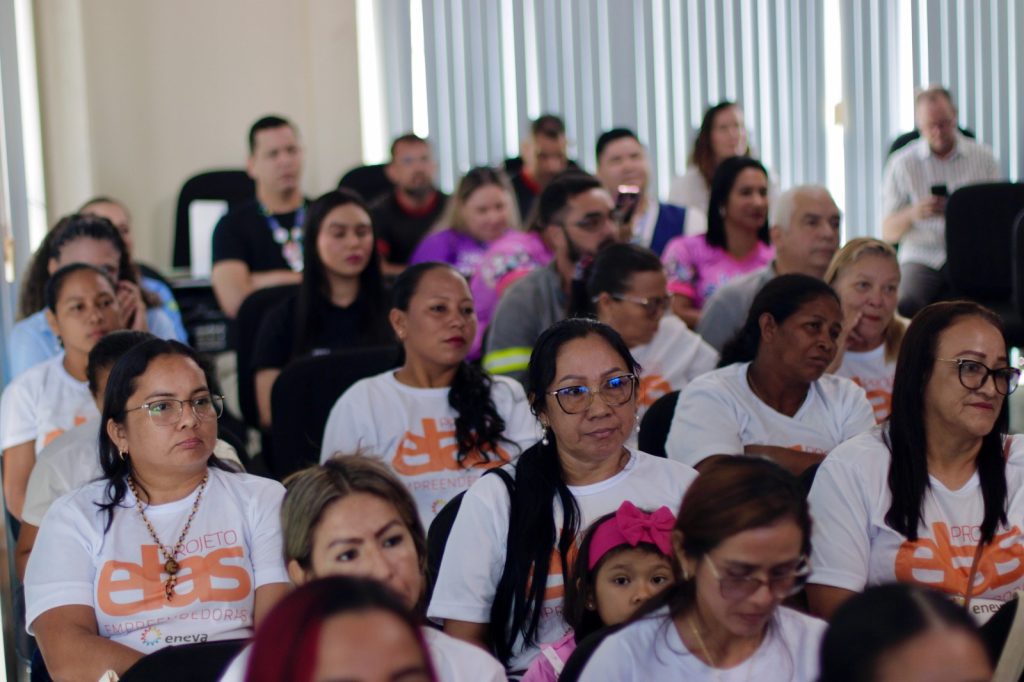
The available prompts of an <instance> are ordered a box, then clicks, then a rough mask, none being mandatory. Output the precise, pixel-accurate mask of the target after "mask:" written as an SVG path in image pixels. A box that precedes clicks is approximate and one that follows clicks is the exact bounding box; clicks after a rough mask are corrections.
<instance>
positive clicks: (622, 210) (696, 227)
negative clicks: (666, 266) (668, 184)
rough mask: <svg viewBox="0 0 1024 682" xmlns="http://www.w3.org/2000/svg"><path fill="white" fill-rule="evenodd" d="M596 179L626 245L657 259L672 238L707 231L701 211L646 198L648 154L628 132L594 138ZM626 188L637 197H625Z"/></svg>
mask: <svg viewBox="0 0 1024 682" xmlns="http://www.w3.org/2000/svg"><path fill="white" fill-rule="evenodd" d="M597 177H598V178H600V179H601V183H602V184H603V185H604V187H605V189H607V190H608V192H609V194H611V195H612V199H613V200H614V201H615V203H616V206H617V209H618V211H619V217H620V218H621V220H622V224H623V230H624V235H623V239H624V240H626V241H629V242H632V243H634V244H639V245H641V246H646V247H647V248H649V249H650V250H651V251H654V252H655V253H656V254H658V255H659V256H660V255H661V253H662V251H664V250H665V245H666V244H668V242H669V240H670V239H672V238H673V237H678V236H680V235H682V234H702V233H704V232H706V231H707V217H706V216H704V214H703V213H701V212H700V211H695V210H693V209H686V208H683V207H682V206H676V205H675V204H663V203H661V202H659V201H658V200H657V198H656V197H654V196H648V189H649V188H648V186H647V184H648V180H649V178H650V163H649V162H648V160H647V150H646V149H645V148H644V146H643V145H642V144H641V143H640V140H639V139H637V136H636V134H635V133H634V132H633V131H632V130H629V129H628V128H614V129H612V130H609V131H607V132H605V133H602V135H601V137H599V138H597ZM627 187H629V188H633V191H634V192H636V194H627V193H625V192H624V191H623V190H625V189H626V188H627Z"/></svg>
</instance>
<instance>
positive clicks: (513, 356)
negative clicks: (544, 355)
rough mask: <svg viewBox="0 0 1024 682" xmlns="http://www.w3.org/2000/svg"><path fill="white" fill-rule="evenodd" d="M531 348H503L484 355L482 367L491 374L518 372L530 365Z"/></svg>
mask: <svg viewBox="0 0 1024 682" xmlns="http://www.w3.org/2000/svg"><path fill="white" fill-rule="evenodd" d="M531 352H533V349H532V348H528V347H518V348H503V349H502V350H496V351H492V352H490V353H488V354H487V355H485V356H484V369H486V370H487V371H488V372H490V373H492V374H504V373H505V372H519V371H521V370H525V369H526V368H527V367H529V366H530V353H531Z"/></svg>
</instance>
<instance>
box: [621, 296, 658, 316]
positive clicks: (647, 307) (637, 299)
mask: <svg viewBox="0 0 1024 682" xmlns="http://www.w3.org/2000/svg"><path fill="white" fill-rule="evenodd" d="M611 296H612V298H614V299H615V300H616V301H626V302H628V303H635V304H637V305H638V306H640V307H641V308H643V309H644V312H646V313H647V314H648V315H657V314H659V313H662V312H664V311H665V307H666V306H667V305H668V302H669V300H670V297H669V296H667V295H666V296H652V297H650V298H644V297H643V296H630V295H629V294H612V295H611Z"/></svg>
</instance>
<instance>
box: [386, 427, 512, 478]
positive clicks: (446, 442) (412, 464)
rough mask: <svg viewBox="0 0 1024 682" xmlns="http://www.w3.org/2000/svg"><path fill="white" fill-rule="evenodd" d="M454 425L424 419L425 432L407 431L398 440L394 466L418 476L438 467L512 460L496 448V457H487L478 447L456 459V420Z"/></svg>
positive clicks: (452, 468)
mask: <svg viewBox="0 0 1024 682" xmlns="http://www.w3.org/2000/svg"><path fill="white" fill-rule="evenodd" d="M446 421H449V422H451V426H452V428H450V429H441V428H439V427H438V424H437V420H436V419H421V420H420V426H421V428H422V433H413V432H412V431H406V432H405V435H404V436H403V437H402V440H401V441H399V443H398V448H397V449H396V450H395V456H394V458H393V459H392V461H391V466H393V467H394V469H395V471H396V472H398V473H399V474H403V475H405V476H419V475H421V474H430V473H435V472H438V471H459V470H461V469H466V468H469V467H480V468H483V469H490V468H491V467H496V466H500V465H502V464H504V463H506V462H508V461H509V459H510V458H509V455H508V452H506V451H505V450H504V449H503V448H500V447H499V448H497V452H495V453H494V455H496V457H492V458H491V459H490V460H488V459H487V458H486V457H484V456H483V455H481V454H480V452H479V450H474V451H473V452H471V453H469V454H468V455H467V456H466V457H465V458H464V459H463V460H462V464H459V461H458V459H457V455H458V451H459V446H458V443H456V442H455V428H454V427H455V424H454V422H452V420H446Z"/></svg>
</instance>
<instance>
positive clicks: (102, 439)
mask: <svg viewBox="0 0 1024 682" xmlns="http://www.w3.org/2000/svg"><path fill="white" fill-rule="evenodd" d="M163 355H180V356H183V357H186V358H189V359H190V360H192V361H193V362H195V363H196V364H197V365H199V367H200V369H202V370H203V375H204V377H205V378H206V383H207V385H208V386H210V387H211V390H212V387H213V386H215V385H216V382H215V376H214V371H213V367H212V365H211V364H210V363H209V362H207V361H206V360H204V359H203V358H202V356H200V355H199V354H198V353H196V351H194V350H192V349H191V348H189V347H188V346H186V345H185V344H183V343H179V342H178V341H168V340H165V339H155V338H154V339H151V340H149V341H144V342H142V343H140V344H139V345H137V346H135V347H134V348H132V349H131V350H129V351H128V352H127V353H125V354H124V356H123V357H122V358H121V359H120V360H118V361H117V362H116V363H115V364H114V367H113V369H111V370H110V376H109V377H108V378H107V390H106V393H104V395H103V414H102V416H101V419H100V436H99V446H100V466H101V467H102V468H103V478H104V479H106V481H107V487H106V491H105V498H106V500H105V501H104V502H102V503H98V506H99V508H100V509H102V510H103V511H104V512H106V514H107V524H106V526H105V527H104V529H103V532H104V533H106V532H107V531H109V530H110V526H111V524H113V523H114V512H115V511H116V510H117V508H118V507H119V506H120V504H121V502H122V501H124V498H125V494H126V493H127V491H128V476H130V475H131V474H132V458H131V454H130V453H129V455H128V456H127V457H125V458H124V459H122V458H121V455H120V454H119V453H118V450H117V445H115V444H114V441H113V440H112V439H111V438H110V436H109V434H107V424H108V423H110V421H111V420H113V421H114V422H115V423H119V424H123V423H124V418H125V414H126V413H125V407H126V406H127V404H128V399H129V398H131V396H132V394H133V393H134V392H135V389H136V388H137V387H138V379H139V377H140V376H142V375H143V374H144V373H145V372H146V370H147V369H148V368H149V365H150V363H152V362H153V360H155V359H156V358H158V357H160V356H163ZM208 462H209V465H210V466H212V467H216V468H218V469H223V470H225V471H232V472H233V471H235V470H236V469H235V468H234V467H233V466H231V465H229V464H225V463H224V462H222V461H221V460H220V459H218V458H217V456H216V455H213V454H211V455H210V459H209V460H208ZM136 486H138V487H139V488H140V489H142V490H143V492H145V489H144V488H142V486H141V485H140V484H139V483H138V481H136Z"/></svg>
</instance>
